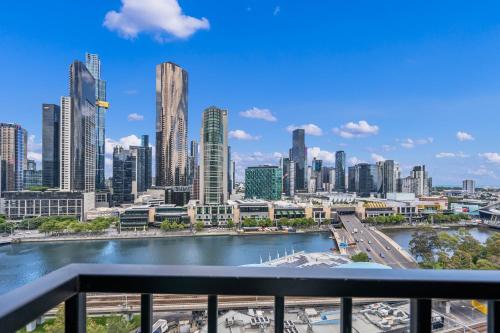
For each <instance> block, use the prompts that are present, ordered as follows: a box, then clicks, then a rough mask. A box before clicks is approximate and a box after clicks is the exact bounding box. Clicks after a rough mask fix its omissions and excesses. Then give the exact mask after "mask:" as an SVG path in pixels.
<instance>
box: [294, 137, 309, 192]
mask: <svg viewBox="0 0 500 333" xmlns="http://www.w3.org/2000/svg"><path fill="white" fill-rule="evenodd" d="M290 160H291V161H294V162H295V189H296V191H307V188H308V179H307V176H306V175H307V147H306V143H305V130H304V129H302V128H298V129H296V130H294V131H293V133H292V149H290Z"/></svg>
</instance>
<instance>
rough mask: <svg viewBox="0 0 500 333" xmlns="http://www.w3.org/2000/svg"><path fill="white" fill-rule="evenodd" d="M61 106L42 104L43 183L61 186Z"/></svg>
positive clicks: (48, 185)
mask: <svg viewBox="0 0 500 333" xmlns="http://www.w3.org/2000/svg"><path fill="white" fill-rule="evenodd" d="M60 119H61V108H60V107H59V105H57V104H43V105H42V184H43V186H47V187H50V188H55V187H59V166H60V161H59V153H60V148H59V144H60V139H59V131H60Z"/></svg>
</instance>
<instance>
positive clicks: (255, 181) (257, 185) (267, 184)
mask: <svg viewBox="0 0 500 333" xmlns="http://www.w3.org/2000/svg"><path fill="white" fill-rule="evenodd" d="M282 188H283V170H282V169H281V168H279V167H277V166H271V165H262V166H256V167H248V168H247V169H246V170H245V198H247V199H264V200H280V199H281V190H282Z"/></svg>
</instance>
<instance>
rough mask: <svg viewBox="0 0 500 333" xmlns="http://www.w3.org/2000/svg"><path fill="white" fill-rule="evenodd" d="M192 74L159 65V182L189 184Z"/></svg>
mask: <svg viewBox="0 0 500 333" xmlns="http://www.w3.org/2000/svg"><path fill="white" fill-rule="evenodd" d="M187 94H188V74H187V72H186V71H185V70H184V69H182V68H181V67H179V66H178V65H176V64H174V63H171V62H164V63H162V64H159V65H157V66H156V186H184V185H187V157H188V152H187V130H188V127H187V126H188V103H187Z"/></svg>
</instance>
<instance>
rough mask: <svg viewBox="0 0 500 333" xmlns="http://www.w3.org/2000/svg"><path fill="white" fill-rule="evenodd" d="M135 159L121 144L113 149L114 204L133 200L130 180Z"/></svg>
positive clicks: (132, 176)
mask: <svg viewBox="0 0 500 333" xmlns="http://www.w3.org/2000/svg"><path fill="white" fill-rule="evenodd" d="M135 164H136V159H135V157H134V156H133V154H132V152H131V151H130V150H125V149H123V147H121V146H115V148H114V149H113V195H112V201H113V204H114V205H120V204H123V203H132V202H134V194H133V191H132V182H133V178H134V169H135Z"/></svg>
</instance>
